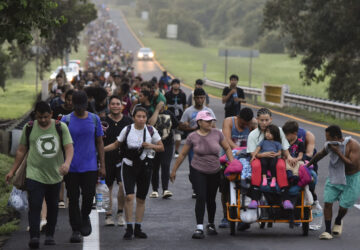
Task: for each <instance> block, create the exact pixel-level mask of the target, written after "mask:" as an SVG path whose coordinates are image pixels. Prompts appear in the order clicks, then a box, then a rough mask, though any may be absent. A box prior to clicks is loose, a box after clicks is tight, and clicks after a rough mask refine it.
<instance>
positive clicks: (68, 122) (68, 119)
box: [65, 112, 72, 127]
mask: <svg viewBox="0 0 360 250" xmlns="http://www.w3.org/2000/svg"><path fill="white" fill-rule="evenodd" d="M71 114H72V112H71V113H70V114H68V115H65V123H66V125H67V126H68V127H69V124H70V117H71Z"/></svg>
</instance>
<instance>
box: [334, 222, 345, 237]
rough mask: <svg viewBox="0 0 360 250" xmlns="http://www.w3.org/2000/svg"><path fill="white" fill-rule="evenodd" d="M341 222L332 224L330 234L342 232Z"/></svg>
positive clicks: (338, 234) (337, 234)
mask: <svg viewBox="0 0 360 250" xmlns="http://www.w3.org/2000/svg"><path fill="white" fill-rule="evenodd" d="M342 227H343V226H342V222H341V225H336V224H334V226H333V228H332V234H333V235H336V236H340V235H341V234H342Z"/></svg>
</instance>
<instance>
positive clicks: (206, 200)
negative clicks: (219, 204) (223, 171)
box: [190, 166, 220, 224]
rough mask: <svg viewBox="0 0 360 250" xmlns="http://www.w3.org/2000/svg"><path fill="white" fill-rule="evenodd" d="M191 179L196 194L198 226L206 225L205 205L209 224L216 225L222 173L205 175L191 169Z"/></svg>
mask: <svg viewBox="0 0 360 250" xmlns="http://www.w3.org/2000/svg"><path fill="white" fill-rule="evenodd" d="M190 178H191V180H192V183H193V185H194V189H195V193H196V195H197V196H196V204H195V216H196V223H197V224H204V214H205V204H206V207H207V213H208V223H214V218H215V212H216V202H215V199H216V192H217V190H218V188H219V183H220V172H217V173H215V174H205V173H202V172H200V171H198V170H196V169H195V168H194V167H192V166H191V167H190Z"/></svg>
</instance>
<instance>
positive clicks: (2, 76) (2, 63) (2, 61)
mask: <svg viewBox="0 0 360 250" xmlns="http://www.w3.org/2000/svg"><path fill="white" fill-rule="evenodd" d="M8 63H9V56H8V55H7V54H6V53H4V51H2V50H1V49H0V87H1V88H2V90H3V91H5V81H6V78H7V77H8V69H7V64H8Z"/></svg>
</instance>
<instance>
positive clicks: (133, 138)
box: [117, 124, 161, 166]
mask: <svg viewBox="0 0 360 250" xmlns="http://www.w3.org/2000/svg"><path fill="white" fill-rule="evenodd" d="M134 126H135V125H134V124H131V129H130V132H129V135H128V137H127V146H128V148H140V147H141V145H142V143H143V141H144V129H140V130H139V129H136V128H135V127H134ZM126 130H127V126H126V127H124V128H123V130H121V132H120V135H119V136H118V137H117V140H118V141H119V142H123V141H124V140H125V134H126ZM153 130H154V134H153V136H152V137H151V135H150V133H149V130H148V129H146V139H145V142H147V143H151V144H156V143H158V142H159V141H160V140H161V137H160V135H159V133H158V131H157V130H156V129H155V128H154V127H153ZM150 151H151V149H144V151H143V152H142V154H141V155H140V159H141V160H144V159H145V157H146V155H147V154H148V153H149V152H150ZM124 162H125V164H126V165H128V166H132V160H130V159H128V158H126V157H124Z"/></svg>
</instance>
